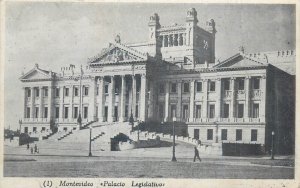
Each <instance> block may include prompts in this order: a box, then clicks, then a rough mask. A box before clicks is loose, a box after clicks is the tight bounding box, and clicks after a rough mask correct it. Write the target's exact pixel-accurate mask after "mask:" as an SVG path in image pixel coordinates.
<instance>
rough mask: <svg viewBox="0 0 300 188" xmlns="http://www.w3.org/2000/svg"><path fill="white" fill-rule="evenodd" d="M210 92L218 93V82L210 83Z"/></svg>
mask: <svg viewBox="0 0 300 188" xmlns="http://www.w3.org/2000/svg"><path fill="white" fill-rule="evenodd" d="M209 91H216V82H209Z"/></svg>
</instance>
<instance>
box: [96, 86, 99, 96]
mask: <svg viewBox="0 0 300 188" xmlns="http://www.w3.org/2000/svg"><path fill="white" fill-rule="evenodd" d="M96 95H97V96H98V95H99V86H97V88H96Z"/></svg>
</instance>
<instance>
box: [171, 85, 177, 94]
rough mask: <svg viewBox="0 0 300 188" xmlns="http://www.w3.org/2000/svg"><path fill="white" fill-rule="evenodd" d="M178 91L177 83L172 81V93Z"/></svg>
mask: <svg viewBox="0 0 300 188" xmlns="http://www.w3.org/2000/svg"><path fill="white" fill-rule="evenodd" d="M176 91H177V84H176V83H172V84H171V93H176Z"/></svg>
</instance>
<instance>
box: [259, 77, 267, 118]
mask: <svg viewBox="0 0 300 188" xmlns="http://www.w3.org/2000/svg"><path fill="white" fill-rule="evenodd" d="M260 91H261V97H260V104H259V106H260V107H259V117H260V118H262V119H261V121H263V122H264V121H265V117H266V91H267V87H266V76H265V75H264V76H262V77H261V78H260Z"/></svg>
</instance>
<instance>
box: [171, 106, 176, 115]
mask: <svg viewBox="0 0 300 188" xmlns="http://www.w3.org/2000/svg"><path fill="white" fill-rule="evenodd" d="M173 117H176V105H174V104H172V105H171V118H173Z"/></svg>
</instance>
